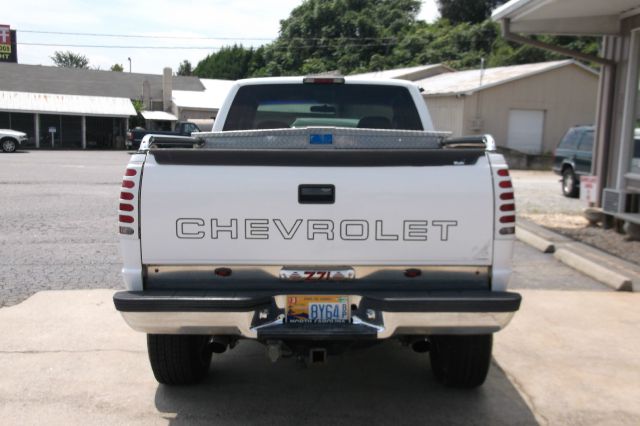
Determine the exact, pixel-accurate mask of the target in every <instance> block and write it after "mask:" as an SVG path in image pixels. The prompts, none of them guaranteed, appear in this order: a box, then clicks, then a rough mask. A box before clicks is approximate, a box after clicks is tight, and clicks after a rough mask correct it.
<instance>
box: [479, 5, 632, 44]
mask: <svg viewBox="0 0 640 426" xmlns="http://www.w3.org/2000/svg"><path fill="white" fill-rule="evenodd" d="M639 7H640V1H638V0H511V1H509V2H507V3H505V4H503V5H502V6H500V7H498V8H497V9H496V10H495V11H494V12H493V15H492V19H493V20H495V21H498V20H502V19H509V20H510V22H511V30H512V31H515V32H521V33H532V34H544V33H548V34H591V35H603V34H619V33H620V28H621V25H620V20H621V19H623V18H624V17H625V16H626V15H627V14H637V13H638V10H637V9H638V8H639Z"/></svg>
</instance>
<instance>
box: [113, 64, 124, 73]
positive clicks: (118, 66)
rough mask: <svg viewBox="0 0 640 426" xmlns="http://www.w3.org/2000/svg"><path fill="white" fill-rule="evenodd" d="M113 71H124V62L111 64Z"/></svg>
mask: <svg viewBox="0 0 640 426" xmlns="http://www.w3.org/2000/svg"><path fill="white" fill-rule="evenodd" d="M111 71H115V72H122V71H124V67H123V66H122V64H113V65H111Z"/></svg>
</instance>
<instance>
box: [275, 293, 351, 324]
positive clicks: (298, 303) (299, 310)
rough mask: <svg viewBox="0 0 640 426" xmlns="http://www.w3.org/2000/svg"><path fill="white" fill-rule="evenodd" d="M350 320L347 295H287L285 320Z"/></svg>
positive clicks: (313, 321) (305, 321)
mask: <svg viewBox="0 0 640 426" xmlns="http://www.w3.org/2000/svg"><path fill="white" fill-rule="evenodd" d="M350 320H351V305H350V304H349V297H348V296H327V295H321V296H320V295H318V296H310V295H299V296H297V295H296V296H287V322H292V323H347V322H349V321H350Z"/></svg>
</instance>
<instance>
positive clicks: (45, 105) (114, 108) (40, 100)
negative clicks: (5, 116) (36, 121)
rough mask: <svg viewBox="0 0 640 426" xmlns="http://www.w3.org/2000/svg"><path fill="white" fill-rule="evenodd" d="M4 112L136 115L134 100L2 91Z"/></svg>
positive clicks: (0, 105)
mask: <svg viewBox="0 0 640 426" xmlns="http://www.w3.org/2000/svg"><path fill="white" fill-rule="evenodd" d="M0 111H9V112H29V113H40V114H62V115H89V116H99V117H128V116H130V115H136V109H135V108H134V107H133V104H132V103H131V100H130V99H126V98H112V97H107V96H80V95H59V94H51V93H31V92H9V91H0Z"/></svg>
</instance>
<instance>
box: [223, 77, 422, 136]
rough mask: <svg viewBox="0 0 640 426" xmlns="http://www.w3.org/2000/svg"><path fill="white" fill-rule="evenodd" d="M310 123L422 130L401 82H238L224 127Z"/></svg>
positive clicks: (328, 125) (258, 127) (293, 125)
mask: <svg viewBox="0 0 640 426" xmlns="http://www.w3.org/2000/svg"><path fill="white" fill-rule="evenodd" d="M309 126H327V127H352V128H369V129H402V130H423V127H422V122H421V120H420V116H419V114H418V110H417V109H416V106H415V104H414V101H413V98H412V97H411V94H410V93H409V90H408V89H407V88H406V87H402V86H382V85H373V84H261V85H247V86H243V87H241V88H240V89H239V90H238V93H237V94H236V96H235V98H234V100H233V102H232V104H231V107H230V108H229V113H228V115H227V118H226V120H225V124H224V128H223V130H224V131H228V130H252V129H283V128H299V127H309Z"/></svg>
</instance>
